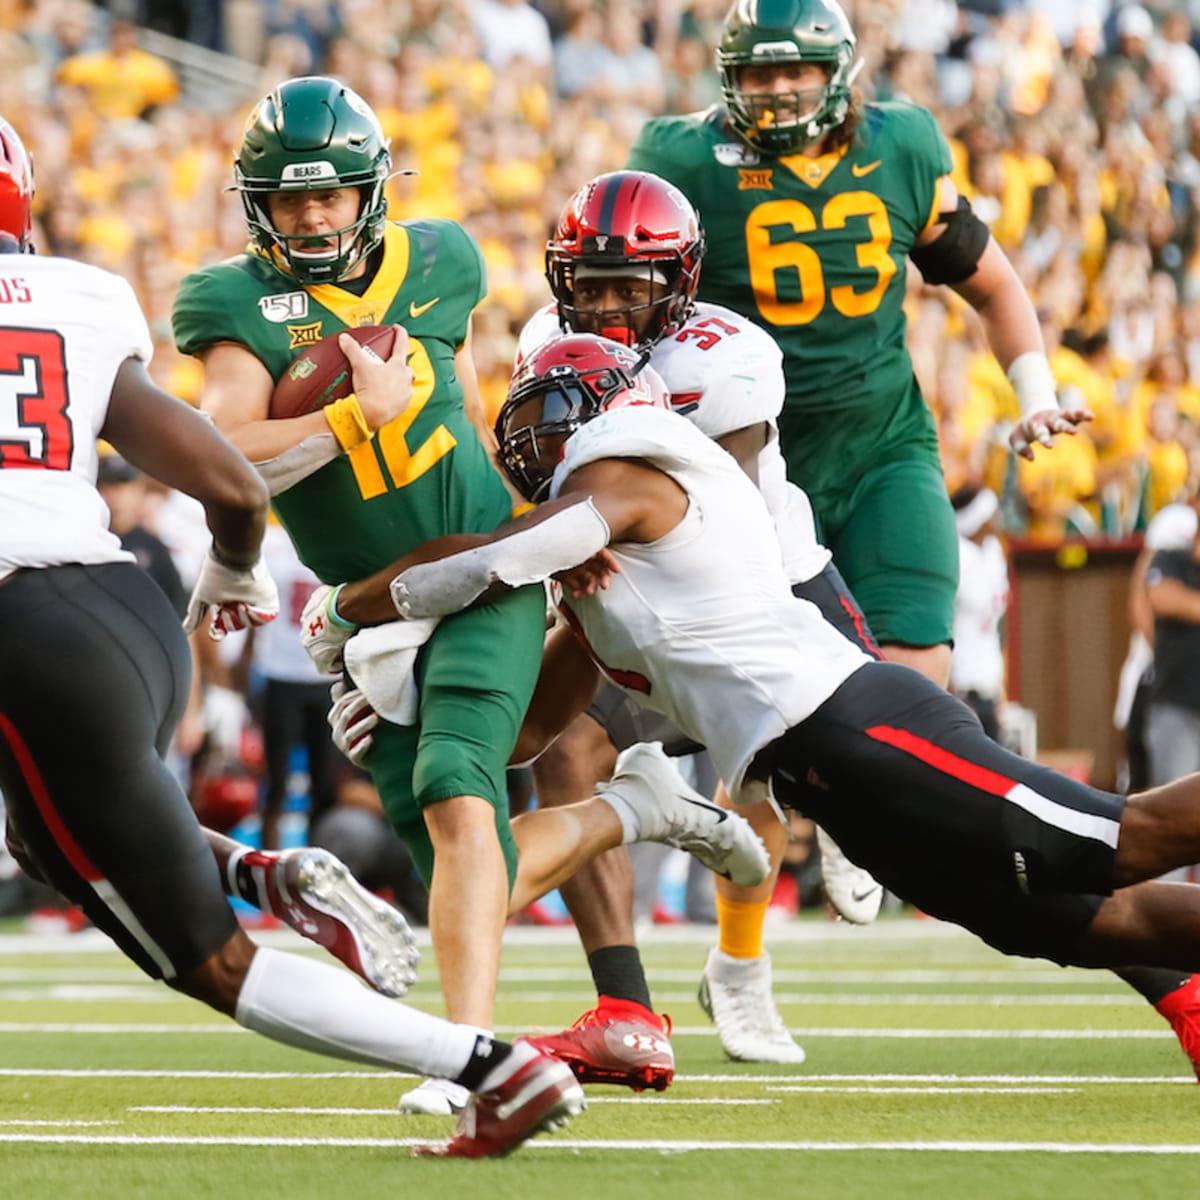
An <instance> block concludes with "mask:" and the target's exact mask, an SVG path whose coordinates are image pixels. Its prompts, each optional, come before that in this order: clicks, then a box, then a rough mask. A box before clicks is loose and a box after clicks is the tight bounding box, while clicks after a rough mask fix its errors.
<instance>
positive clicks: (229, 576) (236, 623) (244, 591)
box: [183, 547, 279, 642]
mask: <svg viewBox="0 0 1200 1200" xmlns="http://www.w3.org/2000/svg"><path fill="white" fill-rule="evenodd" d="M210 610H211V612H212V624H211V625H210V626H209V628H208V636H209V637H210V638H212V639H213V641H214V642H219V641H220V640H221V639H222V638H223V637H224V636H225V635H226V634H227V633H230V632H232V631H233V630H235V629H246V628H248V627H249V626H251V625H265V624H266V623H267V622H268V621H273V620H275V618H276V617H277V616H278V615H279V592H278V590H277V589H276V587H275V581H274V580H273V579H272V578H271V575H270V572H269V571H268V570H267V567H266V564H265V563H264V562H263V560H262V559H261V558H260V559H259V560H258V561H257V562H256V563H255V564H254V565H253V566H252V567H231V566H227V565H226V564H225V563H223V562H221V561H220V560H219V559H218V558H217V557H216V555H215V554H214V553H213V551H212V548H211V547H209V551H208V553H207V554H206V555H205V556H204V562H203V564H202V565H201V567H200V574H199V576H198V577H197V579H196V586H195V587H194V588H192V598H191V600H189V601H188V607H187V615H186V616H185V617H184V618H183V631H184V633H188V634H191V633H195V632H196V630H197V629H199V628H200V627H201V625H203V624H204V622H205V621H206V620H207V619H208V616H209V612H210Z"/></svg>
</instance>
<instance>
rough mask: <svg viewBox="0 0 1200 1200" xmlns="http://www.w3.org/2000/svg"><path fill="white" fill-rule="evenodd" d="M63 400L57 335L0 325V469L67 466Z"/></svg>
mask: <svg viewBox="0 0 1200 1200" xmlns="http://www.w3.org/2000/svg"><path fill="white" fill-rule="evenodd" d="M69 402H70V398H69V396H68V395H67V364H66V357H65V350H64V344H63V339H62V335H61V334H59V333H56V332H55V331H54V330H51V329H26V328H22V327H16V326H7V325H6V326H0V469H5V468H11V467H18V468H33V469H41V470H46V471H67V470H69V469H70V467H71V450H72V448H73V446H74V438H73V436H72V432H71V422H70V420H69V419H68V417H67V405H68V404H69Z"/></svg>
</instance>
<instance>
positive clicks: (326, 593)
mask: <svg viewBox="0 0 1200 1200" xmlns="http://www.w3.org/2000/svg"><path fill="white" fill-rule="evenodd" d="M339 591H341V586H340V585H339V586H338V587H335V588H332V587H330V586H329V585H328V584H322V585H321V586H320V587H319V588H316V589H315V590H314V591H313V594H312V595H311V596H309V598H308V603H307V604H306V605H305V606H304V611H303V612H302V613H301V614H300V641H301V642H303V643H304V649H305V650H307V651H308V657H309V658H311V659H312V660H313V662H315V663H316V664H317V670H318V671H320V672H321V673H322V674H323V675H336V674H337V673H338V672H339V671H341V669H342V649H343V647H344V646H345V645H346V643H347V642H348V641H349V640H350V637H351V635H352V634H353V633H354V631H355V630H356V629H357V628H358V626H357V625H355V624H353V623H352V622H350V621H346V620H343V619H342V618H341V617H339V616H338V615H337V610H336V608H335V607H334V606H335V605H336V604H337V596H338V592H339Z"/></svg>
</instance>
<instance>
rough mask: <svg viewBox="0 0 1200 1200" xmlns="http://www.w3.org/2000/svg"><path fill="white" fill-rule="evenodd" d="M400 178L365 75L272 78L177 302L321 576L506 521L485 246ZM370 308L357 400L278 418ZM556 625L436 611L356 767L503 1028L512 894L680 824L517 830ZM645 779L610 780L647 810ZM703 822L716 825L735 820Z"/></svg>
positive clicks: (475, 997) (323, 618)
mask: <svg viewBox="0 0 1200 1200" xmlns="http://www.w3.org/2000/svg"><path fill="white" fill-rule="evenodd" d="M390 171H391V157H390V154H389V152H388V146H387V142H386V139H385V138H384V136H383V133H382V130H381V128H380V125H379V121H378V119H377V118H376V116H375V114H374V113H373V112H372V111H371V109H370V108H369V107H368V106H367V104H366V103H365V102H364V101H363V100H362V99H361V98H360V97H359V96H358V95H356V94H355V93H354V92H353V91H351V90H350V89H349V88H347V87H346V86H345V85H343V84H341V83H340V82H339V81H337V80H334V79H330V78H324V77H304V78H299V79H292V80H288V81H287V82H285V83H283V84H281V85H280V86H279V87H278V88H276V89H275V90H274V91H272V92H271V93H270V94H269V95H268V96H267V97H266V98H265V99H264V100H262V101H261V103H260V104H259V105H258V106H257V107H256V109H255V110H254V112H253V114H252V116H251V118H250V121H249V123H248V125H247V127H246V131H245V135H244V137H243V141H242V144H241V147H240V149H239V151H238V154H237V158H236V166H235V178H236V186H237V189H238V190H239V191H240V192H241V195H242V201H243V204H244V207H245V211H246V218H247V223H248V226H249V229H250V234H251V238H252V242H251V245H250V246H249V247H248V248H247V251H246V252H245V253H243V254H241V255H238V256H236V257H234V258H232V259H229V260H227V261H225V262H221V263H217V264H215V265H213V266H209V267H205V268H202V269H201V270H198V271H196V272H194V273H193V274H191V275H190V276H188V277H187V278H186V279H185V280H184V281H183V284H182V286H181V288H180V291H179V295H178V297H177V299H176V303H175V310H174V327H175V337H176V341H177V343H178V345H179V348H180V349H181V350H182V351H184V352H185V353H189V354H195V355H198V356H199V357H200V358H201V360H202V361H203V364H204V372H205V383H204V392H203V397H202V406H203V408H204V410H205V411H206V412H208V413H209V414H211V416H212V418H213V420H214V421H215V423H216V425H217V427H218V428H219V429H221V430H222V432H224V433H225V434H226V435H227V436H229V437H230V439H231V440H232V441H234V443H235V444H236V445H237V446H238V447H239V448H240V449H241V450H242V451H243V452H244V453H245V454H246V456H247V457H248V458H249V459H250V460H251V461H252V462H253V463H254V464H255V465H256V467H257V468H258V470H259V472H260V473H261V474H262V475H263V477H264V478H265V479H266V480H267V482H268V485H269V487H270V490H271V493H272V503H273V505H274V507H275V510H276V512H277V513H278V515H279V517H280V520H281V521H282V523H283V525H284V526H285V528H286V529H287V531H288V533H289V535H290V536H291V538H292V541H293V542H294V543H295V546H296V549H297V551H298V553H299V555H300V558H301V559H302V560H303V561H304V562H305V563H306V564H307V565H308V566H309V567H310V568H311V569H312V570H313V571H314V572H315V573H316V574H317V575H318V576H319V577H320V578H321V579H323V580H325V581H326V582H327V583H337V582H339V581H340V580H343V579H357V578H360V577H362V576H364V575H367V574H370V573H371V572H373V571H375V570H378V569H379V568H380V567H381V566H382V565H384V564H386V563H388V562H391V561H392V560H393V559H394V558H395V557H396V555H397V554H399V553H403V552H404V551H405V550H411V549H413V548H414V547H416V546H418V545H420V544H421V543H423V542H425V541H427V540H428V539H430V538H432V537H436V536H438V535H441V534H446V533H480V532H487V531H490V530H492V529H494V528H495V527H496V526H498V525H500V524H501V523H503V522H504V521H506V520H508V519H509V518H510V516H511V515H512V508H513V501H512V497H511V495H510V493H509V491H508V490H507V487H506V485H505V484H504V482H503V481H502V479H501V477H500V475H499V473H498V472H497V471H496V470H495V469H494V467H493V465H492V462H491V460H490V456H489V451H488V449H486V448H485V446H486V445H488V444H489V442H490V443H491V444H492V445H494V442H493V441H491V432H490V430H487V429H486V427H485V426H484V423H483V421H482V418H481V416H480V415H479V414H480V413H481V411H482V409H481V406H480V403H479V397H478V390H477V384H476V381H475V373H474V369H473V366H472V363H471V357H470V317H471V311H472V309H474V308H475V306H476V305H477V304H478V303H479V301H480V300H481V299H482V297H483V296H484V294H485V291H486V283H485V276H484V264H483V259H482V256H481V255H480V252H479V249H478V247H477V246H476V244H475V242H474V240H473V239H472V238H471V237H470V235H469V234H468V233H467V232H466V231H465V230H464V229H462V228H461V227H460V226H459V225H457V224H455V223H454V222H451V221H437V220H428V221H422V220H416V221H407V222H403V223H399V224H393V223H389V222H388V221H387V219H386V201H385V198H384V185H385V184H386V181H387V178H388V176H389V174H390ZM374 324H393V325H398V326H402V327H403V328H402V329H401V330H400V331H399V332H398V334H397V342H396V347H395V349H394V350H393V353H392V356H391V357H390V359H389V360H388V361H387V362H383V361H380V360H379V359H378V357H376V356H374V355H372V354H369V353H367V352H365V351H363V350H362V348H361V347H359V346H358V345H357V344H356V343H355V342H354V341H353V339H351V338H349V337H343V338H342V339H341V345H342V347H343V349H344V351H345V353H346V354H347V357H348V359H349V361H350V363H351V366H352V368H353V373H354V383H355V387H356V391H355V394H353V395H352V396H349V397H347V398H345V399H342V400H338V401H336V402H335V403H334V404H332V405H329V406H328V407H326V408H325V409H323V410H321V411H318V412H314V413H310V414H308V415H305V416H301V417H295V418H291V419H274V420H273V419H269V415H268V414H269V405H270V400H271V396H272V393H273V391H274V387H275V384H276V381H277V380H278V379H279V378H280V376H281V375H282V374H283V373H284V371H285V370H286V369H287V368H288V366H289V365H290V364H291V362H292V359H293V357H294V356H295V353H296V351H297V350H298V349H300V348H302V347H303V346H305V345H309V344H311V343H312V342H314V341H316V340H318V339H320V338H321V337H324V336H326V335H328V334H331V333H335V332H338V331H341V330H345V329H347V328H349V327H352V326H356V325H374ZM405 331H407V333H405ZM326 591H328V589H326ZM306 620H307V621H308V622H309V623H310V624H311V623H314V622H318V623H321V622H329V623H331V624H334V625H336V624H337V616H336V610H334V609H332V608H331V607H330V608H325V609H323V610H322V611H320V612H319V613H315V614H309V612H308V610H306ZM544 629H545V600H544V593H543V590H542V588H541V586H540V585H538V586H534V587H526V588H522V589H519V590H517V591H516V592H514V593H512V594H511V595H510V596H508V597H506V598H505V599H504V600H502V601H501V602H500V603H498V604H494V605H492V604H489V605H484V606H481V607H479V608H476V609H473V610H472V611H471V612H469V613H465V614H463V615H462V616H461V617H455V618H454V619H453V620H450V621H445V622H442V623H441V624H440V625H438V627H437V628H436V630H434V631H433V632H432V634H431V635H430V636H429V638H428V641H427V642H426V643H425V644H424V645H423V646H421V647H420V651H419V655H418V656H417V658H416V666H415V678H416V682H417V685H418V690H419V702H418V708H417V717H416V721H415V723H401V722H400V720H399V718H398V717H396V718H395V719H392V720H383V721H381V722H380V724H379V726H378V728H377V729H376V730H375V732H374V745H373V747H372V749H371V752H370V755H369V757H368V758H367V759H366V764H365V765H366V766H367V768H368V769H369V770H370V772H371V774H372V777H373V779H374V781H375V784H376V786H377V787H378V789H379V791H380V794H381V796H382V799H383V804H384V809H385V812H386V814H387V816H388V819H389V820H390V822H391V823H392V825H393V826H394V827H395V828H396V830H397V831H398V832H399V833H400V835H401V836H402V837H403V838H404V839H405V841H406V843H407V844H408V846H409V849H410V851H411V853H412V855H413V858H414V861H415V862H416V864H417V866H418V868H419V869H420V871H421V873H422V875H423V876H424V878H425V880H426V882H427V883H428V884H429V887H430V905H429V920H430V932H431V936H432V939H433V944H434V950H435V954H436V956H437V961H438V968H439V973H440V976H441V982H442V988H443V992H444V993H445V997H446V1006H447V1013H448V1014H452V1015H453V1019H455V1020H458V1021H460V1022H464V1023H466V1024H471V1025H475V1026H478V1027H480V1028H483V1029H489V1028H490V1027H491V1025H492V1011H493V1004H494V996H495V985H496V976H497V972H498V967H499V948H500V939H501V934H502V931H503V928H504V924H505V920H506V917H507V915H508V910H509V905H510V904H512V905H514V906H516V905H520V904H524V903H528V902H530V901H531V900H532V899H534V898H536V896H538V895H540V894H542V892H544V891H546V890H549V888H551V887H554V886H556V884H557V883H558V881H559V879H560V878H565V877H568V876H569V875H570V874H571V873H572V872H573V871H574V870H575V869H576V867H577V866H578V864H579V862H580V861H582V860H583V859H584V858H586V857H588V856H590V854H594V853H597V852H599V851H600V850H604V849H608V848H610V846H611V845H616V844H620V843H621V842H622V841H623V840H626V839H633V838H635V837H646V836H660V835H661V836H663V837H666V838H669V837H675V836H677V834H678V830H674V831H671V830H667V829H666V828H665V826H661V821H660V818H659V816H654V817H653V818H651V817H650V816H649V815H647V818H646V820H642V821H634V822H633V823H630V822H627V821H625V822H623V821H622V820H621V819H620V811H621V810H619V809H618V806H617V802H616V801H614V800H613V799H612V798H611V797H610V796H608V795H606V797H605V798H604V799H602V800H601V799H596V800H595V801H594V802H591V801H589V802H587V803H588V804H589V805H590V806H591V807H589V808H587V809H586V810H581V811H579V812H577V813H575V814H573V815H572V816H568V817H567V819H566V820H563V819H562V817H561V815H560V813H561V810H559V811H558V812H545V813H540V814H539V813H531V814H528V815H527V816H526V817H522V818H520V819H519V821H520V822H521V824H520V827H519V830H518V831H517V833H516V834H514V829H513V827H512V826H510V823H509V819H508V814H507V790H506V765H507V762H508V758H509V755H510V752H511V751H512V748H513V746H514V743H515V742H516V737H517V732H518V730H519V728H520V724H521V719H522V717H523V715H524V713H525V709H526V707H527V705H528V702H529V698H530V696H531V694H532V691H533V687H534V684H535V682H536V679H537V674H538V667H539V664H540V660H541V650H542V641H543V634H544ZM413 649H414V650H415V647H414V648H413ZM331 665H336V666H338V667H339V668H340V665H341V663H340V660H339V662H338V663H336V664H332V663H331ZM382 715H383V716H385V717H393V715H394V714H392V713H390V712H387V711H384V712H383V713H382ZM636 774H637V768H636V767H635V768H634V770H633V771H631V772H630V773H629V777H628V778H627V779H626V781H625V784H624V785H621V784H620V781H618V791H620V790H621V787H622V786H623V787H624V788H625V790H626V791H629V790H631V789H632V790H633V791H634V792H636V793H637V794H638V795H639V796H642V797H644V799H637V798H636V797H635V801H636V803H637V804H640V805H643V806H644V805H645V804H646V803H649V804H651V805H652V806H653V803H654V801H653V798H652V797H649V792H648V789H647V787H646V785H645V783H644V781H642V780H641V778H640V776H639V777H637V779H636V782H634V776H636ZM622 802H623V801H622ZM680 805H681V806H682V807H684V808H685V809H686V807H687V806H686V804H685V802H683V801H680ZM656 811H657V810H656ZM714 811H715V810H714ZM696 819H699V818H698V817H697V818H696ZM705 819H706V820H707V821H708V822H709V824H711V826H712V827H713V830H714V831H715V830H716V829H717V827H718V826H719V825H720V823H721V814H720V813H719V812H716V813H715V815H714V816H711V817H709V818H705ZM655 822H659V825H655ZM660 826H661V827H660ZM656 830H657V832H656ZM745 833H746V834H747V835H748V834H749V830H748V828H747V829H746V830H745ZM714 836H715V834H714ZM723 836H724V835H722V837H723ZM737 836H738V838H741V837H742V836H743V835H742V834H740V833H739V834H738V835H737ZM751 836H752V835H751ZM518 842H519V844H520V848H521V855H520V862H519V865H518V854H517V848H518ZM236 873H237V864H236V863H234V864H233V865H227V866H226V877H227V878H232V877H233V876H234V875H236Z"/></svg>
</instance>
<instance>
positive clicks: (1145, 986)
mask: <svg viewBox="0 0 1200 1200" xmlns="http://www.w3.org/2000/svg"><path fill="white" fill-rule="evenodd" d="M1113 974H1114V975H1116V976H1118V977H1119V978H1121V979H1123V980H1125V982H1126V983H1127V984H1129V986H1130V987H1131V988H1133V990H1134V991H1135V992H1140V993H1141V994H1142V995H1143V996H1145V997H1146V999H1147V1000H1149V1001H1150V1003H1151V1004H1157V1003H1158V1002H1159V1001H1160V1000H1161V999H1163V997H1164V996H1169V995H1170V994H1171V993H1172V992H1174V991H1177V990H1178V989H1179V988H1181V987H1183V985H1184V984H1185V983H1187V981H1188V980H1189V979H1191V975H1187V974H1181V973H1180V972H1179V971H1175V970H1172V969H1171V968H1170V967H1122V968H1121V969H1120V970H1116V969H1115V968H1114V970H1113Z"/></svg>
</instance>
